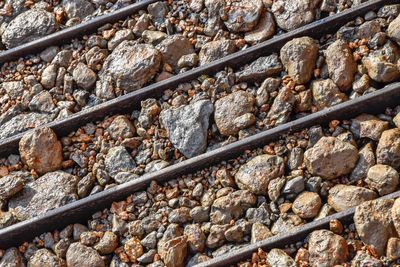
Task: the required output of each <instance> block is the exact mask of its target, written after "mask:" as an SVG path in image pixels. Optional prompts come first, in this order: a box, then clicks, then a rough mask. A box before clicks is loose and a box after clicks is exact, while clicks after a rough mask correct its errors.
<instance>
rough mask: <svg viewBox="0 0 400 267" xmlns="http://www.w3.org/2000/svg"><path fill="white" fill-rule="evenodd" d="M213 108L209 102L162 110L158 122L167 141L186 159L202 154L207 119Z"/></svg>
mask: <svg viewBox="0 0 400 267" xmlns="http://www.w3.org/2000/svg"><path fill="white" fill-rule="evenodd" d="M213 111H214V107H213V105H212V103H211V101H209V100H199V101H197V102H195V103H192V104H189V105H185V106H181V107H179V108H172V109H167V110H163V111H162V112H161V114H160V120H161V122H162V124H163V125H164V127H165V128H166V129H167V132H168V136H169V139H170V140H171V142H172V143H173V144H174V146H175V147H176V148H178V149H179V151H180V152H182V154H183V155H185V156H186V157H187V158H192V157H194V156H197V155H199V154H201V153H203V152H204V151H205V150H206V147H207V130H208V125H209V118H210V115H211V114H212V112H213Z"/></svg>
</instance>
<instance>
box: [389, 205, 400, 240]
mask: <svg viewBox="0 0 400 267" xmlns="http://www.w3.org/2000/svg"><path fill="white" fill-rule="evenodd" d="M391 214H392V220H393V225H394V227H395V228H396V231H397V234H398V235H400V198H397V199H396V200H395V202H394V204H393V207H392V211H391Z"/></svg>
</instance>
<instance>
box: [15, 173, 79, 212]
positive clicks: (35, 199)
mask: <svg viewBox="0 0 400 267" xmlns="http://www.w3.org/2000/svg"><path fill="white" fill-rule="evenodd" d="M77 184H78V177H76V176H74V175H71V174H68V173H65V172H62V171H56V172H49V173H46V174H45V175H43V176H41V177H39V178H38V179H36V180H35V181H33V182H31V183H28V184H26V185H25V187H24V189H23V190H22V192H21V193H20V194H18V196H15V197H13V198H11V199H10V200H9V203H8V207H9V208H10V209H13V210H14V212H15V214H16V215H17V217H18V218H19V219H20V220H26V219H31V218H34V217H36V216H40V215H42V214H45V213H46V212H47V211H49V210H52V209H55V208H58V207H61V206H63V205H65V204H68V203H69V202H72V201H74V200H75V199H77V196H76V192H77Z"/></svg>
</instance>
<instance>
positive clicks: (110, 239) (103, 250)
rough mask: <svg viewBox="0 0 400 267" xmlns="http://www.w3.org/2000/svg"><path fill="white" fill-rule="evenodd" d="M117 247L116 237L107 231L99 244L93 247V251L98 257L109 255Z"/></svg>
mask: <svg viewBox="0 0 400 267" xmlns="http://www.w3.org/2000/svg"><path fill="white" fill-rule="evenodd" d="M117 247H118V236H117V235H116V234H114V233H113V232H110V231H107V232H105V233H104V235H103V237H102V238H101V239H100V241H99V243H97V244H96V245H95V246H94V249H95V250H97V252H99V254H100V255H106V254H111V253H113V252H114V250H115V249H116V248H117Z"/></svg>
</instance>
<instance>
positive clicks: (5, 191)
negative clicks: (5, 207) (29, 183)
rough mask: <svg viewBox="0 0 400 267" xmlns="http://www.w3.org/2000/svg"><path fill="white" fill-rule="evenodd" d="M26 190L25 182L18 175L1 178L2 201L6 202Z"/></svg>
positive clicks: (13, 174)
mask: <svg viewBox="0 0 400 267" xmlns="http://www.w3.org/2000/svg"><path fill="white" fill-rule="evenodd" d="M23 188H24V180H23V178H22V177H21V176H19V175H18V174H17V173H11V174H9V175H6V176H4V177H2V178H0V201H1V200H6V199H9V198H11V197H12V196H14V195H15V194H17V193H18V192H20V191H21V190H22V189H23Z"/></svg>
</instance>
